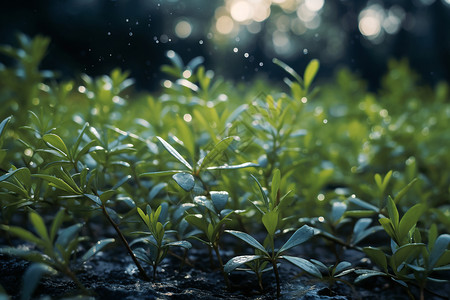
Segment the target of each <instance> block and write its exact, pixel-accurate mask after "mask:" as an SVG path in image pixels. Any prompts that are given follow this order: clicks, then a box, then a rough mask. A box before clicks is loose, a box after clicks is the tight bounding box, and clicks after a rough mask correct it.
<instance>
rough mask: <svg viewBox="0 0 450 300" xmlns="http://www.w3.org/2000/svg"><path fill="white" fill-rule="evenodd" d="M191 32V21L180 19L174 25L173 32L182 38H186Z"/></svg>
mask: <svg viewBox="0 0 450 300" xmlns="http://www.w3.org/2000/svg"><path fill="white" fill-rule="evenodd" d="M191 33H192V26H191V23H189V22H188V21H185V20H182V21H179V22H178V23H177V25H175V34H176V35H177V36H178V37H179V38H182V39H185V38H188V37H189V36H190V35H191Z"/></svg>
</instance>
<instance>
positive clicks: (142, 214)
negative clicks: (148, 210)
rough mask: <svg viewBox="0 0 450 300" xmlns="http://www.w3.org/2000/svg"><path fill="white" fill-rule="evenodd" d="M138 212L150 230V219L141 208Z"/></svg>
mask: <svg viewBox="0 0 450 300" xmlns="http://www.w3.org/2000/svg"><path fill="white" fill-rule="evenodd" d="M137 212H138V214H139V216H140V217H141V219H142V221H144V223H145V225H147V228H149V229H150V217H149V216H148V215H146V214H145V213H144V212H143V211H142V209H140V208H139V207H138V208H137Z"/></svg>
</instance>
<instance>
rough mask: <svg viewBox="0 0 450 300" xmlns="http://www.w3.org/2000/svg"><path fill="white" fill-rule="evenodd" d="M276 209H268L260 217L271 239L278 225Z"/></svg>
mask: <svg viewBox="0 0 450 300" xmlns="http://www.w3.org/2000/svg"><path fill="white" fill-rule="evenodd" d="M278 215H279V213H278V211H274V210H272V211H269V212H267V213H266V214H264V215H263V217H262V222H263V224H264V227H266V230H267V233H269V236H270V237H271V238H272V239H273V236H274V234H275V230H276V229H277V225H278Z"/></svg>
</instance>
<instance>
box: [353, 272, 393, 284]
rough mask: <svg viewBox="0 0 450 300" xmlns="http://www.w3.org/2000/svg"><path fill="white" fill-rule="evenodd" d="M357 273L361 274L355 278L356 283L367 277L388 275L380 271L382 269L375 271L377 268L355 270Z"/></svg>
mask: <svg viewBox="0 0 450 300" xmlns="http://www.w3.org/2000/svg"><path fill="white" fill-rule="evenodd" d="M355 273H356V274H360V275H359V276H358V277H356V278H355V281H354V283H359V282H361V281H363V280H365V279H368V278H371V277H373V276H388V274H386V273H383V272H380V271H375V270H366V269H363V270H355Z"/></svg>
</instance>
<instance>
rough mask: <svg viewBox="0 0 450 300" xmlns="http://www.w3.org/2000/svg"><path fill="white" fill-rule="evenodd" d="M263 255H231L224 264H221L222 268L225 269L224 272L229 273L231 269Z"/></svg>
mask: <svg viewBox="0 0 450 300" xmlns="http://www.w3.org/2000/svg"><path fill="white" fill-rule="evenodd" d="M262 257H263V256H261V255H241V256H236V257H233V258H232V259H230V260H229V261H228V262H227V263H226V264H225V265H224V266H223V270H224V271H225V273H231V272H232V271H234V270H235V269H236V268H237V267H239V266H241V265H243V264H245V263H248V262H251V261H254V260H257V259H260V258H262Z"/></svg>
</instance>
